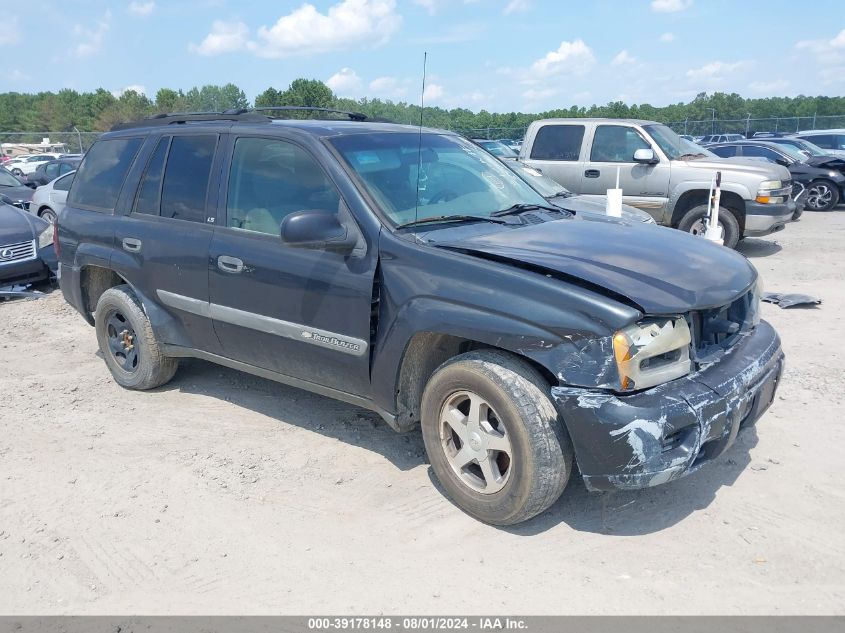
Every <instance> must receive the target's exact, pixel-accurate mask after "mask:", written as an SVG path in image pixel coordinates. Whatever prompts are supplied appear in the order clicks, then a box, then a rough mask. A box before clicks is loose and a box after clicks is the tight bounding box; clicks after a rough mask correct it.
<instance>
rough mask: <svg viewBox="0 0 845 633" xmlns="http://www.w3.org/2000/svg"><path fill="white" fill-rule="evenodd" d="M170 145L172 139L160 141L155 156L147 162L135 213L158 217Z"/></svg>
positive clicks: (165, 138)
mask: <svg viewBox="0 0 845 633" xmlns="http://www.w3.org/2000/svg"><path fill="white" fill-rule="evenodd" d="M169 144H170V137H169V136H164V137H162V138H161V139H159V141H158V145H156V148H155V151H154V152H153V155H152V156H150V160H149V161H148V162H147V167H146V169H145V170H144V176H143V177H142V178H141V185H140V187H139V188H138V195H137V197H136V198H135V206H134V207H133V208H132V212H133V213H149V214H151V215H158V212H159V195H160V193H161V174H162V172H163V171H164V159H165V158H167V147H168V145H169Z"/></svg>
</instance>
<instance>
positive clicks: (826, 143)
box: [799, 134, 834, 149]
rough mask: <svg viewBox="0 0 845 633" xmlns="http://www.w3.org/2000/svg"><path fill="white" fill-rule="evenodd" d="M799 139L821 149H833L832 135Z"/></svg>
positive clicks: (817, 135) (816, 135) (818, 135)
mask: <svg viewBox="0 0 845 633" xmlns="http://www.w3.org/2000/svg"><path fill="white" fill-rule="evenodd" d="M799 138H806V139H807V140H808V141H811V142H813V143H815V144H816V145H818V146H819V147H821V148H822V149H834V147H833V134H814V135H812V136H802V137H799Z"/></svg>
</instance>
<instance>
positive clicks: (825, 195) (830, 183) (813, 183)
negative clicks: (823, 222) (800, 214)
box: [707, 141, 845, 211]
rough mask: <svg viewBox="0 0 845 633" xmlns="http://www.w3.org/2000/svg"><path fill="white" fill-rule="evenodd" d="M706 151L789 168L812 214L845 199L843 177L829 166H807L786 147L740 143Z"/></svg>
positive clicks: (766, 142)
mask: <svg viewBox="0 0 845 633" xmlns="http://www.w3.org/2000/svg"><path fill="white" fill-rule="evenodd" d="M707 149H709V150H710V151H711V152H713V153H714V154H716V155H717V156H721V157H722V158H733V157H736V156H741V157H744V158H762V159H765V160H769V161H771V162H773V163H777V164H779V165H783V166H784V167H786V168H787V169H789V173H790V174H791V175H792V179H793V180H795V181H797V182H800V183H801V184H802V185H804V186H805V187H806V188H807V203H806V208H807V209H810V210H811V211H829V210H830V209H832V208H833V207H835V206H836V205H837V203H838V202H839V200H840V199H841V198H842V197H843V196H845V175H843V174H842V173H841V172H839V171H836V170H835V169H832V168H830V167H817V166H815V165H811V164H809V163H808V162H807V157H806V156H805V155H804V154H802V153H801V152H800V151H799V150H798V149H796V148H794V147H791V146H789V145H778V144H777V143H773V142H771V141H740V142H738V143H721V144H719V145H711V146H710V147H708V148H707Z"/></svg>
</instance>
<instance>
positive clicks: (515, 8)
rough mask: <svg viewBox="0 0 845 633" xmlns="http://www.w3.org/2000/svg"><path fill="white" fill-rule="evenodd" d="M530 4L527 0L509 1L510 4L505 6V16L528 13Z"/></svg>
mask: <svg viewBox="0 0 845 633" xmlns="http://www.w3.org/2000/svg"><path fill="white" fill-rule="evenodd" d="M530 6H531V3H530V2H529V0H510V2H508V3H507V5H505V9H504V11H502V13H504V14H505V15H510V14H511V13H520V12H521V11H528V9H529V7H530Z"/></svg>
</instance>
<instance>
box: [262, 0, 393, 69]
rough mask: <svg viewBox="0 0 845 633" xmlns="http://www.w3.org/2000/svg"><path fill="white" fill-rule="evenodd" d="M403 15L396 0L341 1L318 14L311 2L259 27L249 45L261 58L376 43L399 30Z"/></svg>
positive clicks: (322, 51) (374, 44)
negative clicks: (256, 35) (397, 7)
mask: <svg viewBox="0 0 845 633" xmlns="http://www.w3.org/2000/svg"><path fill="white" fill-rule="evenodd" d="M401 23H402V16H400V15H399V14H398V13H397V12H396V0H342V1H341V2H339V3H338V4H335V5H334V6H331V7H329V9H328V11H327V12H326V13H320V12H319V11H318V10H317V9H316V8H315V7H314V5H312V4H308V3H305V4H303V5H302V6H300V7H299V8H298V9H296V10H295V11H293V12H292V13H289V14H287V15H285V16H282V17H281V18H279V19H278V20H277V21H276V23H275V24H274V25H273V26H270V27H266V26H262V27H260V28H259V29H258V37H257V41H254V42H250V43H249V45H248V46H249V48H250V50H252V51H253V52H255V54H257V55H259V56H261V57H285V56H288V55H296V54H308V53H325V52H329V51H336V50H342V49H346V48H351V47H358V46H378V45H381V44H384V43H385V42H387V41H388V40H389V39H390V38H391V36H392V35H393V34H394V33H395V32H396V31H397V30H398V28H399V26H400V25H401Z"/></svg>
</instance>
